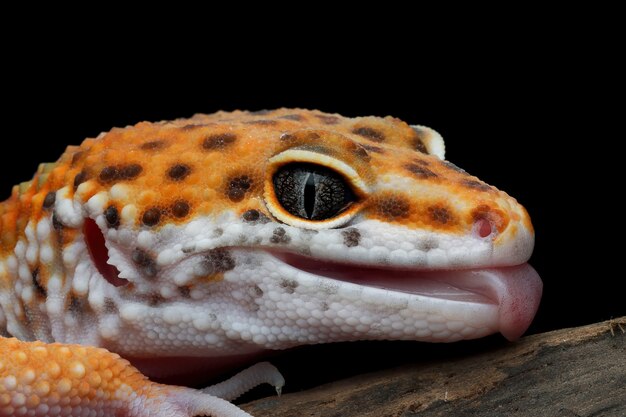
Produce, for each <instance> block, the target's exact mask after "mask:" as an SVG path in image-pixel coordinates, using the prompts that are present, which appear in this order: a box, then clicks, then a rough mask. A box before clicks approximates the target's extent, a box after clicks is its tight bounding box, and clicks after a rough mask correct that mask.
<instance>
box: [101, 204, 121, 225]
mask: <svg viewBox="0 0 626 417" xmlns="http://www.w3.org/2000/svg"><path fill="white" fill-rule="evenodd" d="M104 218H105V219H106V221H107V226H109V227H110V228H113V229H116V228H117V227H118V226H119V225H120V216H119V214H118V212H117V207H115V206H109V207H107V209H106V210H104Z"/></svg>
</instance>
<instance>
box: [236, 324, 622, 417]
mask: <svg viewBox="0 0 626 417" xmlns="http://www.w3.org/2000/svg"><path fill="white" fill-rule="evenodd" d="M243 408H244V409H245V410H247V411H248V412H249V413H251V414H252V415H254V416H255V417H263V416H272V417H281V416H284V417H287V416H289V417H292V416H302V417H318V416H319V417H321V416H324V417H335V416H337V417H338V416H341V417H349V416H361V417H374V416H376V417H391V416H393V417H410V416H419V417H428V416H441V417H443V416H446V417H448V416H457V417H465V416H481V417H482V416H485V417H487V416H516V417H517V416H533V417H535V416H558V417H560V416H563V417H578V416H580V417H582V416H585V417H586V416H598V417H599V416H602V417H612V416H615V417H624V416H626V317H622V318H619V319H615V320H611V321H607V322H602V323H598V324H593V325H589V326H584V327H577V328H571V329H563V330H557V331H553V332H549V333H543V334H537V335H532V336H529V337H525V338H523V339H521V340H520V341H519V342H517V343H514V344H510V345H507V346H506V347H501V348H498V349H494V350H490V351H488V352H484V353H481V354H478V355H472V356H469V357H465V358H461V359H456V360H452V361H445V360H438V361H435V362H432V363H426V364H416V365H410V366H406V367H402V368H396V369H391V370H387V371H382V372H376V373H372V374H365V375H360V376H357V377H353V378H350V379H346V380H342V381H338V382H334V383H331V384H327V385H323V386H320V387H317V388H314V389H311V390H308V391H303V392H298V393H293V394H286V395H283V396H282V397H268V398H264V399H261V400H257V401H254V402H251V403H248V404H245V405H243Z"/></svg>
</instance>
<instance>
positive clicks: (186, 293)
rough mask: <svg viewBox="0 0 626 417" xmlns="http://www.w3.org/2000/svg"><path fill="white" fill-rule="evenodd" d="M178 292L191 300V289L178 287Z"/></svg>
mask: <svg viewBox="0 0 626 417" xmlns="http://www.w3.org/2000/svg"><path fill="white" fill-rule="evenodd" d="M178 292H179V293H180V296H181V297H183V298H189V297H191V288H189V287H186V286H185V287H178Z"/></svg>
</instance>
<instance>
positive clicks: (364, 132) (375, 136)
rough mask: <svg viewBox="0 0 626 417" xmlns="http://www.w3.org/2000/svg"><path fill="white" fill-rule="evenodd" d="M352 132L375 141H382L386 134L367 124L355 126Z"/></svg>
mask: <svg viewBox="0 0 626 417" xmlns="http://www.w3.org/2000/svg"><path fill="white" fill-rule="evenodd" d="M352 133H354V134H355V135H359V136H361V137H364V138H365V139H369V140H371V141H374V142H382V141H384V140H385V135H384V134H383V133H382V132H380V131H378V130H376V129H372V128H371V127H367V126H364V127H357V128H354V129H352Z"/></svg>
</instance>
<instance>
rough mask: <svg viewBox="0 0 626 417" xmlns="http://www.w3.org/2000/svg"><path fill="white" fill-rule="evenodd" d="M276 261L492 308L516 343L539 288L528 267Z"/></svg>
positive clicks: (284, 255) (289, 256)
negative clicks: (446, 267) (432, 267)
mask: <svg viewBox="0 0 626 417" xmlns="http://www.w3.org/2000/svg"><path fill="white" fill-rule="evenodd" d="M272 256H274V257H275V258H277V259H278V260H279V261H281V262H283V263H285V264H287V265H289V266H291V267H293V268H295V269H297V270H300V271H304V272H306V273H309V274H312V275H315V276H317V277H324V278H327V279H332V280H336V281H341V282H346V283H350V284H355V285H362V286H366V287H374V288H380V289H383V290H387V291H391V292H401V293H408V294H415V295H419V296H423V297H428V298H435V299H440V300H445V301H448V302H450V301H451V302H457V303H475V304H482V305H485V304H490V305H495V306H497V312H498V322H499V331H500V333H502V334H503V335H504V336H505V337H506V338H507V339H509V340H515V339H518V338H519V337H520V336H521V335H522V334H523V333H524V332H525V331H526V329H527V328H528V326H529V325H530V323H531V321H532V319H533V317H534V316H535V313H536V312H537V308H538V307H539V301H540V299H541V293H542V288H543V284H542V282H541V278H540V277H539V275H538V274H537V272H536V271H535V270H534V269H533V268H532V267H531V266H530V265H529V264H527V263H523V264H520V265H515V266H507V267H493V268H480V269H450V270H423V269H409V268H394V267H393V266H390V267H389V268H381V267H380V266H378V265H377V266H367V265H363V264H351V263H348V262H336V261H332V262H329V261H324V262H320V260H318V259H315V258H311V257H307V256H303V255H297V254H293V253H288V252H276V251H272Z"/></svg>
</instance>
